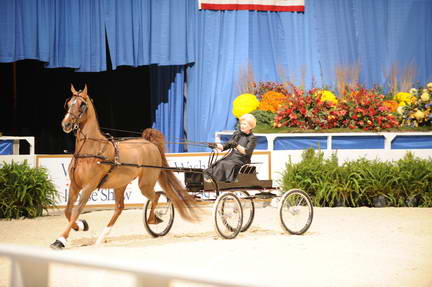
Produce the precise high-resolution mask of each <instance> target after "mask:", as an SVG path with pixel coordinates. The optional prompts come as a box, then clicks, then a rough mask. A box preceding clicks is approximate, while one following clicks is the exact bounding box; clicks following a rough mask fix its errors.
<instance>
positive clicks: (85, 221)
mask: <svg viewBox="0 0 432 287" xmlns="http://www.w3.org/2000/svg"><path fill="white" fill-rule="evenodd" d="M81 222H82V223H83V224H84V229H83V231H88V230H89V229H90V227H89V225H88V223H87V220H85V219H83V220H81Z"/></svg>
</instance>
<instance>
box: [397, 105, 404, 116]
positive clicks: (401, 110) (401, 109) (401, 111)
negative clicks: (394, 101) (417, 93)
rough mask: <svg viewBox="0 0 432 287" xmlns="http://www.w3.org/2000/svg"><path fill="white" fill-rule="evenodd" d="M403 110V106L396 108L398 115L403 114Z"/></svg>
mask: <svg viewBox="0 0 432 287" xmlns="http://www.w3.org/2000/svg"><path fill="white" fill-rule="evenodd" d="M404 110H405V107H404V106H399V107H398V108H397V112H398V114H400V115H401V114H403V112H404Z"/></svg>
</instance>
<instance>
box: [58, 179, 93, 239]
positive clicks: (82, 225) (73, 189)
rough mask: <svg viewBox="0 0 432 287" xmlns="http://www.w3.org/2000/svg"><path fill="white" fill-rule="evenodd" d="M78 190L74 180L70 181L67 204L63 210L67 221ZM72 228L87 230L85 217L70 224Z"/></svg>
mask: <svg viewBox="0 0 432 287" xmlns="http://www.w3.org/2000/svg"><path fill="white" fill-rule="evenodd" d="M79 191H80V188H79V187H78V186H77V185H76V184H75V182H73V181H72V182H71V185H70V188H69V194H68V201H67V205H66V208H65V210H64V214H65V216H66V219H67V220H68V222H69V221H70V219H71V215H72V209H73V206H74V204H75V202H76V200H77V198H78V194H79ZM72 229H73V230H75V231H80V230H81V231H87V230H89V225H88V223H87V221H86V220H85V219H82V220H81V219H79V220H77V221H76V222H74V223H73V224H72Z"/></svg>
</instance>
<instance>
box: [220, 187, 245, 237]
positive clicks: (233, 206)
mask: <svg viewBox="0 0 432 287" xmlns="http://www.w3.org/2000/svg"><path fill="white" fill-rule="evenodd" d="M213 218H214V221H215V229H216V232H217V234H218V235H219V237H221V238H224V239H233V238H235V237H236V236H237V235H238V234H239V233H240V230H241V228H242V223H243V210H242V206H241V203H240V200H239V199H238V197H237V196H236V195H235V194H233V193H230V192H227V193H224V194H222V195H220V196H219V197H218V198H217V199H216V202H215V205H214V208H213Z"/></svg>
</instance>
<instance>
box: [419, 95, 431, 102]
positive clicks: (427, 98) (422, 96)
mask: <svg viewBox="0 0 432 287" xmlns="http://www.w3.org/2000/svg"><path fill="white" fill-rule="evenodd" d="M420 99H421V100H422V101H423V102H427V101H429V99H430V96H429V94H428V93H423V94H422V95H421V97H420Z"/></svg>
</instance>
